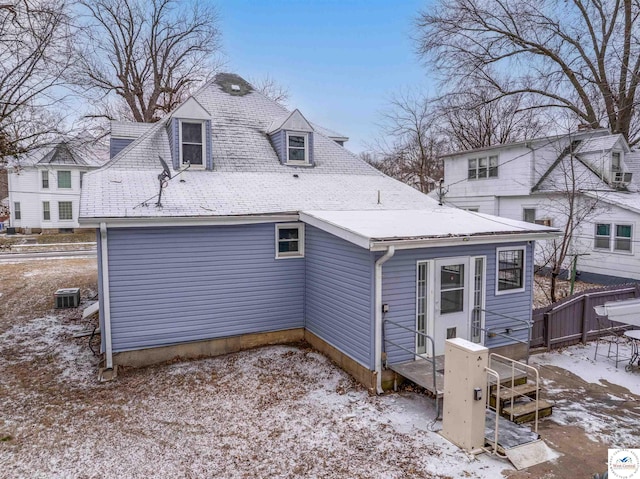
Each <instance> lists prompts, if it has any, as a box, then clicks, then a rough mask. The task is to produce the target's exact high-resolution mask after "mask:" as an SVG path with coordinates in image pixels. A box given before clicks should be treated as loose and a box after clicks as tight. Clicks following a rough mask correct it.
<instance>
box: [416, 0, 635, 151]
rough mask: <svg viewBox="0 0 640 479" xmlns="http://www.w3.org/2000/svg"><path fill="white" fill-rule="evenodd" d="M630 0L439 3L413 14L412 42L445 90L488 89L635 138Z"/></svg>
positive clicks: (632, 7) (632, 1) (632, 8)
mask: <svg viewBox="0 0 640 479" xmlns="http://www.w3.org/2000/svg"><path fill="white" fill-rule="evenodd" d="M639 3H640V2H638V1H637V0H611V1H606V2H603V1H600V0H566V1H565V0H539V1H536V2H530V1H526V0H513V1H502V0H501V1H493V0H451V1H444V0H440V1H439V2H437V4H436V5H435V6H433V7H429V9H428V10H425V11H423V12H422V13H421V14H420V15H419V18H418V20H417V28H418V47H419V51H420V53H421V54H422V55H423V57H424V58H425V59H426V60H427V61H428V62H430V63H431V64H432V65H433V66H434V67H435V70H436V71H439V72H441V74H442V76H443V79H444V81H445V82H446V83H447V84H448V85H453V87H452V88H449V91H452V90H453V91H465V90H471V89H473V88H476V87H484V86H486V87H489V88H491V89H492V90H493V91H495V92H496V94H495V96H494V97H493V98H492V100H494V99H499V98H502V97H506V96H512V95H524V96H525V97H526V100H527V101H528V102H530V106H529V107H530V108H559V109H564V110H569V111H571V112H572V114H573V115H574V117H575V119H576V121H577V122H579V123H586V124H588V125H590V126H591V127H593V128H595V127H599V126H600V125H606V126H608V127H609V128H610V129H611V130H612V131H613V132H616V133H622V134H624V136H625V137H626V138H627V139H628V140H629V141H630V143H631V144H635V143H637V142H638V141H640V136H639V133H640V124H638V123H639V122H638V111H637V107H636V106H637V87H638V81H639V80H640V48H638V37H639V34H640V31H639V26H638V22H639V21H640V20H639V15H640V4H639Z"/></svg>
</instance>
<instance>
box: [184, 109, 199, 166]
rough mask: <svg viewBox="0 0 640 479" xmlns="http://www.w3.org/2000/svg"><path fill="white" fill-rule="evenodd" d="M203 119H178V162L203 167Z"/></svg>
mask: <svg viewBox="0 0 640 479" xmlns="http://www.w3.org/2000/svg"><path fill="white" fill-rule="evenodd" d="M204 125H205V122H203V121H185V120H182V121H180V164H181V165H187V164H189V165H191V167H200V168H204V166H205V163H204V157H205V153H204V152H205V149H204V139H205V131H204Z"/></svg>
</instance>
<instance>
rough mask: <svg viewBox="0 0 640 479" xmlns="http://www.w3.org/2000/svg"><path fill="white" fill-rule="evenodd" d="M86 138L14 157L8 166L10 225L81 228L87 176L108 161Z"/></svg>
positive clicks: (40, 228)
mask: <svg viewBox="0 0 640 479" xmlns="http://www.w3.org/2000/svg"><path fill="white" fill-rule="evenodd" d="M102 151H103V149H102V148H100V147H99V146H97V145H96V144H95V143H93V142H92V143H87V142H86V140H84V141H82V142H81V141H80V140H70V141H59V142H56V143H54V144H52V145H49V146H45V147H41V148H38V149H36V150H33V151H31V152H29V153H27V154H25V155H22V156H19V157H17V158H13V159H12V160H11V161H10V162H9V166H8V173H9V174H8V180H9V209H10V213H11V215H10V225H9V226H11V227H13V228H15V229H16V231H20V232H26V233H30V232H33V233H38V232H42V231H61V232H70V231H73V230H74V229H76V228H78V227H79V225H78V214H79V207H80V205H79V203H80V191H81V189H82V179H83V175H84V174H85V173H86V172H88V171H91V170H94V169H96V168H99V167H100V166H101V165H102V164H103V163H104V162H105V161H106V160H107V158H106V151H105V154H104V155H103V154H102Z"/></svg>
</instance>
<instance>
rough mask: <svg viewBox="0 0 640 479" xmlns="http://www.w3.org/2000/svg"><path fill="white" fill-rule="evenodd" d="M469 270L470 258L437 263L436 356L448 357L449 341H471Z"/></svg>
mask: <svg viewBox="0 0 640 479" xmlns="http://www.w3.org/2000/svg"><path fill="white" fill-rule="evenodd" d="M469 269H470V268H469V258H447V259H442V260H436V261H435V277H436V285H435V315H434V324H433V337H434V342H435V349H436V356H439V355H441V354H444V342H445V340H446V339H451V338H462V339H467V340H468V339H469V319H470V317H469V296H470V295H469V273H470V271H469Z"/></svg>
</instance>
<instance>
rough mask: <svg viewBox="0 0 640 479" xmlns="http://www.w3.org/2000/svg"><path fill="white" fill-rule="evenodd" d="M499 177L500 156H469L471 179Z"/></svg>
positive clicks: (469, 176)
mask: <svg viewBox="0 0 640 479" xmlns="http://www.w3.org/2000/svg"><path fill="white" fill-rule="evenodd" d="M497 177H498V157H497V156H482V157H478V158H469V168H468V175H467V178H468V179H470V180H482V179H485V178H497Z"/></svg>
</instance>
